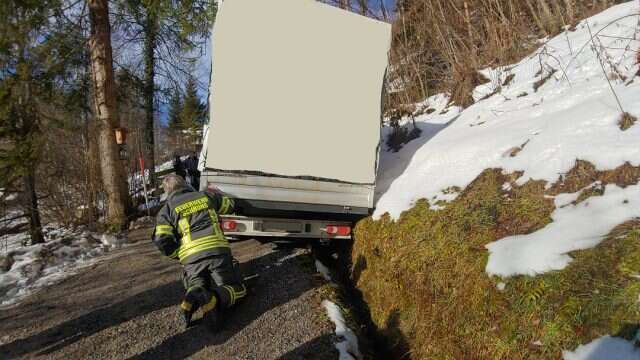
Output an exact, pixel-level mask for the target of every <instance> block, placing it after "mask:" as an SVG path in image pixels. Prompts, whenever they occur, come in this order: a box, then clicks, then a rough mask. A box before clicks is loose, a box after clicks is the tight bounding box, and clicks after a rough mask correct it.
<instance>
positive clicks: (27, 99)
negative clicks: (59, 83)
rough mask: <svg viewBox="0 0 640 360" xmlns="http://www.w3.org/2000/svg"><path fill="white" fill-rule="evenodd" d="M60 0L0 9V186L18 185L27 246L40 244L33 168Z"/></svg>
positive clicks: (52, 68) (52, 69)
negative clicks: (53, 25) (26, 226)
mask: <svg viewBox="0 0 640 360" xmlns="http://www.w3.org/2000/svg"><path fill="white" fill-rule="evenodd" d="M61 5H62V4H61V2H60V1H13V0H3V2H2V3H1V4H0V141H2V143H3V146H2V149H1V150H0V174H1V175H0V187H3V188H7V187H10V186H15V185H18V184H20V183H21V185H22V190H23V191H22V196H21V199H22V207H23V210H24V212H25V215H26V216H27V217H28V218H29V234H30V236H31V242H32V243H42V242H44V237H43V234H42V226H41V220H40V212H39V208H38V196H37V191H36V169H37V165H38V162H39V159H40V153H41V148H42V143H43V138H44V137H43V136H42V131H41V125H42V121H43V118H44V111H42V104H43V103H47V100H48V99H49V98H50V97H51V93H52V89H53V87H54V80H53V79H55V76H56V71H58V70H59V69H60V68H59V66H56V65H58V64H52V63H51V62H50V58H49V57H50V54H49V53H48V52H47V51H44V50H43V49H46V47H47V46H48V43H49V42H50V40H49V36H45V35H49V33H50V31H51V29H50V25H51V20H52V19H53V18H54V16H55V14H56V13H57V12H59V10H60V7H61Z"/></svg>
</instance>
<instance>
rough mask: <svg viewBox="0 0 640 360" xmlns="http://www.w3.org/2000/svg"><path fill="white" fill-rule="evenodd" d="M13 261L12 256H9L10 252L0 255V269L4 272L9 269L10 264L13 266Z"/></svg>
mask: <svg viewBox="0 0 640 360" xmlns="http://www.w3.org/2000/svg"><path fill="white" fill-rule="evenodd" d="M13 263H14V260H13V256H11V255H10V254H9V255H2V256H0V270H2V271H4V272H7V271H9V270H11V266H13Z"/></svg>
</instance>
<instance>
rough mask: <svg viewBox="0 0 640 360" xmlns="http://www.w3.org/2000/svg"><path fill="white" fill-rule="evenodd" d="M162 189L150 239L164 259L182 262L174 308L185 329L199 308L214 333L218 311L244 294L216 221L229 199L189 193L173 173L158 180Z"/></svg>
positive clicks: (216, 194)
mask: <svg viewBox="0 0 640 360" xmlns="http://www.w3.org/2000/svg"><path fill="white" fill-rule="evenodd" d="M162 187H163V188H164V191H165V193H167V202H166V203H165V204H164V206H163V207H162V208H161V209H160V211H159V212H158V215H157V217H156V227H155V230H154V232H153V235H152V240H153V242H154V244H155V245H156V246H157V247H158V249H160V251H161V252H162V253H163V254H164V255H165V256H168V257H169V258H171V259H176V260H179V261H180V263H181V264H182V268H183V273H182V278H183V283H184V287H185V290H186V293H185V296H184V299H183V301H182V303H181V304H180V309H181V315H182V316H181V317H182V319H183V321H184V323H185V326H186V327H189V326H191V324H192V321H191V320H192V317H193V314H194V313H195V312H196V310H198V309H199V308H201V309H202V311H203V319H204V322H205V324H206V325H207V326H208V327H209V328H210V329H211V330H213V331H215V330H217V329H218V328H219V326H220V323H221V322H220V310H221V309H226V308H229V307H231V306H233V305H234V304H236V303H237V302H238V300H240V299H241V298H243V297H244V296H246V293H247V290H246V287H245V286H244V284H243V282H242V280H243V279H242V276H241V274H240V271H239V268H238V263H237V262H236V261H235V260H234V259H233V256H232V255H231V248H230V247H229V242H228V241H227V239H226V238H225V236H224V234H223V233H222V230H221V228H220V224H219V222H218V220H219V219H218V215H219V214H228V213H230V212H231V211H232V210H233V200H231V199H230V198H229V197H227V196H225V195H223V194H221V193H219V192H217V191H216V192H214V193H209V192H197V191H194V190H193V188H191V187H190V186H188V185H187V184H186V182H185V180H184V179H183V178H182V177H180V176H178V175H173V174H170V175H167V177H165V178H164V180H163V181H162Z"/></svg>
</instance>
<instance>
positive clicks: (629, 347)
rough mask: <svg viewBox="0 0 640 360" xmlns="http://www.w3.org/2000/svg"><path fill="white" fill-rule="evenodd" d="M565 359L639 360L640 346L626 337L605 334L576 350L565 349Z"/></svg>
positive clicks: (563, 354)
mask: <svg viewBox="0 0 640 360" xmlns="http://www.w3.org/2000/svg"><path fill="white" fill-rule="evenodd" d="M562 357H563V358H564V360H638V359H640V348H638V347H636V346H634V345H633V343H631V342H629V341H626V340H625V339H621V338H615V337H611V336H608V335H607V336H603V337H601V338H598V339H596V340H594V341H592V342H590V343H588V344H586V345H580V346H578V348H577V349H575V350H574V351H563V352H562Z"/></svg>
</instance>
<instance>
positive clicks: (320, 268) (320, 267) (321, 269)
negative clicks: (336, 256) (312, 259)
mask: <svg viewBox="0 0 640 360" xmlns="http://www.w3.org/2000/svg"><path fill="white" fill-rule="evenodd" d="M316 270H318V272H319V273H320V274H321V275H322V277H323V278H324V279H325V280H327V281H331V273H330V272H329V268H328V267H326V266H325V265H324V264H323V263H321V262H320V261H319V260H316Z"/></svg>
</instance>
